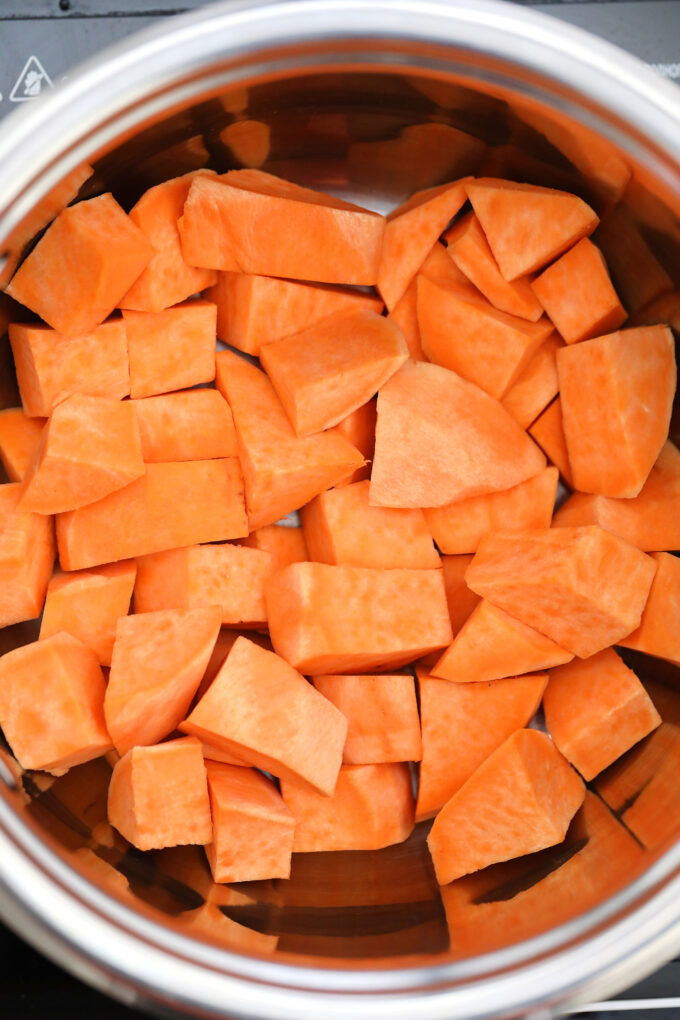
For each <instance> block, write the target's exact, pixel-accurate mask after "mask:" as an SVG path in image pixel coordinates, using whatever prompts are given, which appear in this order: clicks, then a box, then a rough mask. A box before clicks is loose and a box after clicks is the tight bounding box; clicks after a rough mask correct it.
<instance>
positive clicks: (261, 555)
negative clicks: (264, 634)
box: [135, 543, 274, 627]
mask: <svg viewBox="0 0 680 1020" xmlns="http://www.w3.org/2000/svg"><path fill="white" fill-rule="evenodd" d="M137 567H138V569H137V583H136V585H135V612H138V613H149V612H153V611H154V610H157V609H191V608H196V607H199V606H219V608H220V612H221V620H222V623H223V624H231V625H234V624H241V625H246V626H251V627H262V626H265V625H266V622H267V610H266V607H265V604H264V585H265V581H266V580H267V578H268V577H269V576H270V575H271V573H272V572H273V570H274V562H273V558H272V556H271V555H270V554H269V553H268V552H263V551H262V550H260V549H248V548H245V547H243V546H241V545H231V544H229V543H225V544H220V545H194V546H189V547H185V548H183V549H169V550H168V551H167V552H158V553H152V554H151V555H150V556H142V557H140V558H139V560H138V563H137Z"/></svg>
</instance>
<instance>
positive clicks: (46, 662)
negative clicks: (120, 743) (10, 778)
mask: <svg viewBox="0 0 680 1020" xmlns="http://www.w3.org/2000/svg"><path fill="white" fill-rule="evenodd" d="M105 689H106V685H105V682H104V674H103V673H102V671H101V667H100V665H99V663H98V662H97V657H96V655H95V654H94V652H93V651H92V649H91V648H87V647H86V646H85V645H84V644H83V643H82V642H81V641H78V640H77V639H76V638H74V637H71V635H70V634H63V633H62V634H54V635H53V636H52V637H51V638H48V639H47V640H46V641H34V642H33V643H32V644H29V645H23V646H22V647H20V648H15V649H14V650H13V651H11V652H7V653H6V654H5V655H3V656H2V658H0V726H2V731H3V733H4V734H5V738H6V740H7V742H8V744H9V745H10V747H11V748H12V753H13V754H14V755H15V757H16V758H17V760H18V762H19V764H20V765H21V766H22V767H23V768H25V769H46V770H47V771H57V770H58V771H61V770H64V769H68V768H70V767H71V766H72V765H81V764H82V763H83V762H86V761H90V760H91V759H92V758H98V757H99V756H100V755H103V754H106V752H107V751H110V750H111V748H112V747H113V744H112V742H111V738H110V736H109V734H108V733H107V730H106V724H105V722H104V691H105Z"/></svg>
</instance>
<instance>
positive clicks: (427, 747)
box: [416, 667, 548, 821]
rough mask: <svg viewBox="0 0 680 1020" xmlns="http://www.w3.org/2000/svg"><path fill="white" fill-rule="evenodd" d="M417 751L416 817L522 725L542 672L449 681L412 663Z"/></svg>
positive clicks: (430, 810) (429, 811)
mask: <svg viewBox="0 0 680 1020" xmlns="http://www.w3.org/2000/svg"><path fill="white" fill-rule="evenodd" d="M417 674H418V687H419V691H420V718H421V726H422V738H423V756H422V760H421V762H420V782H419V784H418V800H417V803H416V821H422V820H423V819H424V818H431V817H432V816H433V815H435V814H436V813H437V811H439V809H440V808H442V807H443V806H444V804H446V802H447V801H448V800H450V799H451V797H453V795H454V793H457V792H458V790H460V788H461V786H463V784H464V783H466V782H467V781H468V779H469V778H470V776H471V775H472V774H473V773H474V772H475V771H476V770H477V769H478V768H479V766H480V765H481V764H482V762H483V761H485V760H486V759H487V758H488V757H489V755H490V754H491V753H492V752H493V751H495V750H496V748H497V747H500V746H501V744H502V743H503V742H504V741H505V740H507V738H508V737H509V736H510V735H511V734H512V733H514V732H515V730H518V729H521V728H522V727H523V726H527V725H528V724H529V722H530V721H531V719H532V718H533V716H534V715H535V714H536V711H537V710H538V707H539V705H540V703H541V698H542V697H543V692H544V691H545V685H546V684H547V682H548V677H547V675H546V674H545V673H538V674H536V675H535V676H513V677H510V678H508V679H505V680H492V681H490V682H488V683H477V684H452V683H449V682H448V681H447V680H439V679H438V678H437V677H434V676H431V675H430V674H428V672H427V671H426V670H425V669H422V668H420V667H419V668H418V669H417Z"/></svg>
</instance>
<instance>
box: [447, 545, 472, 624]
mask: <svg viewBox="0 0 680 1020" xmlns="http://www.w3.org/2000/svg"><path fill="white" fill-rule="evenodd" d="M441 563H442V570H443V572H444V588H445V590H446V601H447V603H448V607H449V617H450V618H451V629H452V631H453V636H454V637H455V636H456V634H457V633H458V631H459V630H460V628H461V627H462V626H463V624H464V623H465V621H466V620H467V618H468V616H469V615H470V613H471V612H472V610H473V609H474V608H475V606H476V605H477V603H478V602H479V601H480V597H479V595H478V594H477V593H476V592H474V591H472V590H471V589H470V588H468V586H467V584H466V583H465V572H466V571H467V568H468V567H469V566H470V564H471V563H472V555H469V556H442V557H441Z"/></svg>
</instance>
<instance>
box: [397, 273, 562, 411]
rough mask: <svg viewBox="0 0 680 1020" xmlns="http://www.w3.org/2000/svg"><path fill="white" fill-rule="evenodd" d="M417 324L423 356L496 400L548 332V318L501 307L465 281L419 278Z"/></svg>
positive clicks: (526, 362)
mask: <svg viewBox="0 0 680 1020" xmlns="http://www.w3.org/2000/svg"><path fill="white" fill-rule="evenodd" d="M417 311H418V327H419V329H420V341H421V344H422V348H423V351H424V353H425V355H426V357H427V358H428V359H429V360H430V361H433V362H435V364H437V365H443V366H444V368H450V369H451V370H452V371H453V372H458V374H459V375H462V376H463V378H464V379H468V380H469V381H470V382H473V383H475V384H476V385H477V386H480V387H481V388H482V389H483V390H485V391H486V392H487V393H488V394H489V395H490V396H492V397H495V398H496V399H497V400H500V399H501V397H502V396H503V395H504V394H505V393H506V391H507V390H508V389H509V388H510V387H511V386H512V385H513V383H514V382H515V381H516V379H517V377H518V376H519V375H520V373H521V372H522V371H523V370H524V369H525V368H526V366H527V365H528V364H529V362H530V361H531V359H532V358H533V356H534V354H535V353H536V351H537V350H538V349H539V347H540V346H541V344H542V343H543V342H544V341H545V340H547V338H548V337H549V336H550V334H551V332H552V324H551V323H550V321H549V320H548V319H547V318H545V317H544V318H542V319H540V320H539V321H537V322H529V321H528V320H527V319H521V318H519V317H518V316H515V315H508V314H507V312H500V311H499V310H498V309H497V308H494V306H493V305H492V304H490V303H489V302H488V301H487V300H486V299H485V298H483V297H482V296H481V295H480V294H479V293H478V292H477V291H475V290H474V289H473V288H472V287H470V286H469V284H467V283H466V284H465V285H464V286H461V285H458V284H451V285H445V284H444V283H442V282H439V281H435V280H433V279H431V278H430V277H428V276H425V275H424V274H420V275H419V277H418V304H417Z"/></svg>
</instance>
